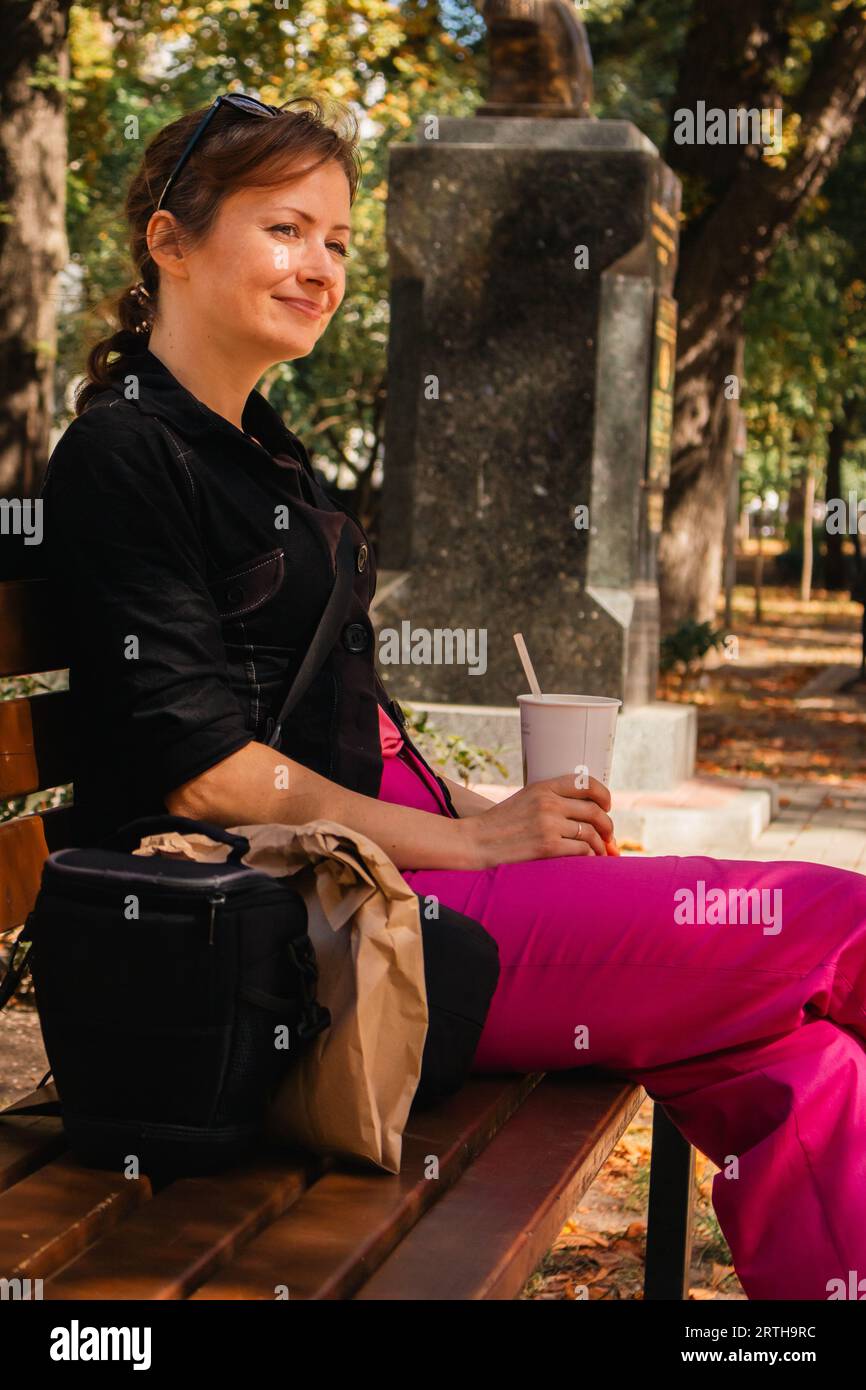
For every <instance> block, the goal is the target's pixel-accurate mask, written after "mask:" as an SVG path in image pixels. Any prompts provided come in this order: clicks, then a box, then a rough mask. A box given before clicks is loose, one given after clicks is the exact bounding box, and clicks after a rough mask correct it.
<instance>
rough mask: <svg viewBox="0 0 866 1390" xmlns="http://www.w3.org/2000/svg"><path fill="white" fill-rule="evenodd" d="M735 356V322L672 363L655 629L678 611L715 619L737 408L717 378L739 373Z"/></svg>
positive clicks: (671, 621) (738, 341) (738, 335)
mask: <svg viewBox="0 0 866 1390" xmlns="http://www.w3.org/2000/svg"><path fill="white" fill-rule="evenodd" d="M742 363H743V335H742V331H741V329H740V326H739V324H738V323H737V324H731V325H729V326H727V328H726V329H725V330H724V331H723V332H721V333H720V334H719V336H718V339H717V341H716V343H715V344H714V350H713V351H711V352H708V353H707V354H706V355H705V356H703V355H702V356H701V357H696V358H694V359H693V361H692V362H691V363H687V364H686V365H684V366H682V367H681V368H680V369H679V375H678V379H677V413H676V417H675V421H674V435H673V451H674V457H675V458H677V460H678V464H679V466H678V468H677V470H676V472H673V471H672V472H671V481H670V487H669V488H668V491H667V494H666V497H665V512H664V530H663V532H662V535H661V537H660V538H659V567H660V575H659V588H660V594H661V605H662V632H669V631H671V630H672V629H673V628H675V627H677V626H678V625H679V623H681V622H683V621H684V620H685V619H686V618H695V619H696V620H697V621H698V622H712V621H714V619H715V615H716V603H717V601H718V597H719V587H720V583H721V577H722V560H723V554H724V538H725V515H726V512H727V504H728V497H729V495H730V489H731V477H732V474H733V469H734V443H735V438H736V427H737V419H738V415H739V408H740V403H739V401H738V400H737V399H728V397H727V396H726V394H725V383H726V380H728V379H729V378H736V380H737V381H738V382H739V381H741V380H742V372H743V365H742Z"/></svg>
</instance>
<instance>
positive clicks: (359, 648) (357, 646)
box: [343, 623, 370, 652]
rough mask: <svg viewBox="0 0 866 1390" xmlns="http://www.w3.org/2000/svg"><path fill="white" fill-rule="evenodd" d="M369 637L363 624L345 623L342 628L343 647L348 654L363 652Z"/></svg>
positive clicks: (367, 644)
mask: <svg viewBox="0 0 866 1390" xmlns="http://www.w3.org/2000/svg"><path fill="white" fill-rule="evenodd" d="M369 640H370V639H369V636H368V633H367V629H366V628H365V626H364V624H363V623H347V624H346V626H345V627H344V628H343V646H344V647H345V648H346V651H348V652H363V651H366V650H367V647H368V646H369Z"/></svg>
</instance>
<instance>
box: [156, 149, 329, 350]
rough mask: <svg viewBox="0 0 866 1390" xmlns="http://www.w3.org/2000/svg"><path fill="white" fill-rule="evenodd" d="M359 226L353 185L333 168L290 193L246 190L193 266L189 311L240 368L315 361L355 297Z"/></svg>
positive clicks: (229, 205)
mask: <svg viewBox="0 0 866 1390" xmlns="http://www.w3.org/2000/svg"><path fill="white" fill-rule="evenodd" d="M349 221H350V204H349V184H348V180H347V178H346V175H345V173H344V172H343V170H342V168H341V166H340V165H339V164H338V163H336V162H335V161H333V160H331V161H329V162H328V163H327V164H322V165H320V166H319V167H318V168H317V169H313V170H312V171H311V172H310V173H308V174H304V175H303V176H302V177H300V178H296V179H293V180H292V181H291V182H289V183H286V184H283V185H277V186H275V187H273V188H244V189H240V190H239V191H238V192H236V193H233V194H231V195H230V196H229V197H228V198H226V199H225V200H224V201H223V203H222V204H221V206H220V211H219V215H218V217H217V220H216V223H215V225H214V227H213V228H212V230H211V232H210V234H209V236H208V237H207V238H206V240H205V241H204V242H203V243H202V245H201V246H200V247H198V248H196V249H194V250H193V251H191V252H190V253H188V254H187V255H186V256H185V257H184V264H185V265H186V271H187V274H186V277H185V279H186V283H185V285H184V294H183V298H184V300H185V301H186V304H185V308H186V311H187V312H188V313H190V314H193V315H194V316H195V321H196V322H197V323H199V324H200V325H201V326H202V331H203V332H204V334H205V335H206V338H207V339H209V340H211V341H212V342H214V343H219V344H222V346H223V347H224V348H226V349H229V350H231V351H232V352H234V353H236V354H237V358H238V361H242V360H244V359H251V360H255V361H256V362H265V363H267V364H270V363H273V362H283V361H289V360H291V359H293V358H296V357H305V356H306V354H307V353H308V352H311V351H312V349H313V347H314V346H315V344H316V342H317V341H318V339H319V338H320V337H321V335H322V334H323V333H324V331H325V329H326V328H327V326H328V324H329V323H330V321H331V318H332V317H333V315H334V313H335V312H336V310H337V307H338V306H339V304H340V302H341V300H342V298H343V295H344V293H345V289H346V253H347V251H348V248H349ZM175 266H176V267H177V263H175Z"/></svg>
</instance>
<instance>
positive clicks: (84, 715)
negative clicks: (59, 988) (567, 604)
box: [41, 351, 456, 844]
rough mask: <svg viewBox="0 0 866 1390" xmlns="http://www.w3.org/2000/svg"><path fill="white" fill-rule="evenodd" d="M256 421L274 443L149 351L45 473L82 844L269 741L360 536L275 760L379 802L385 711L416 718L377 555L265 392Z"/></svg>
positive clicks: (247, 412)
mask: <svg viewBox="0 0 866 1390" xmlns="http://www.w3.org/2000/svg"><path fill="white" fill-rule="evenodd" d="M155 417H156V418H155ZM164 426H167V427H168V429H169V430H170V431H171V432H173V434H174V436H175V439H176V440H177V441H178V442H179V444H180V451H181V458H180V459H178V458H177V457H176V453H175V450H174V448H173V447H172V442H171V440H170V439H169V437H168V436H167V433H166V430H165V428H164ZM243 426H244V431H247V432H248V433H249V435H254V436H255V438H256V439H258V440H260V441H261V444H256V443H255V442H254V441H253V439H251V438H249V437H248V434H247V433H244V432H242V431H241V430H238V429H236V428H235V426H234V425H232V424H231V423H230V422H229V421H228V420H226V419H224V418H223V417H222V416H221V415H218V414H216V413H215V412H214V411H212V410H210V409H209V408H208V407H207V406H206V405H204V404H203V403H202V402H201V401H199V400H197V399H196V397H195V396H193V395H192V394H191V393H190V392H189V391H187V390H186V389H185V388H184V387H183V386H181V384H180V382H178V381H177V379H176V378H175V377H174V376H173V375H172V374H171V372H169V370H168V368H167V367H165V366H164V364H163V363H162V362H161V361H160V360H159V358H157V357H156V356H155V355H154V354H153V353H151V352H149V351H145V352H144V353H143V354H142V355H141V356H140V357H137V358H135V359H134V368H131V369H130V371H129V372H128V374H127V375H126V376H125V377H124V378H123V379H122V380H121V381H120V382H119V383H118V384H117V385H116V386H115V387H113V388H112V389H109V390H106V391H105V392H102V393H101V394H100V395H99V396H97V397H96V398H94V400H93V401H92V402H91V404H90V406H89V407H88V409H87V410H86V411H85V412H84V413H83V414H82V415H81V416H79V417H78V418H77V419H75V420H74V421H73V422H72V423H71V424H70V426H69V427H68V429H67V430H66V431H65V433H64V434H63V436H62V437H61V438H60V440H59V441H58V443H57V445H56V447H55V449H54V451H53V453H52V455H51V458H50V460H49V464H48V468H47V471H46V474H45V478H44V480H43V484H42V492H41V496H42V498H43V527H44V540H45V548H46V562H47V567H48V572H49V574H50V575H51V576H52V577H53V578H54V579H55V581H56V582H57V584H58V591H59V594H60V596H61V600H62V603H63V606H64V619H65V621H66V623H67V624H68V632H69V637H70V643H71V652H72V654H71V657H70V677H69V680H70V692H71V696H72V704H73V711H74V720H75V726H76V745H77V746H76V752H75V757H74V766H73V773H74V798H75V808H76V812H75V814H76V827H75V838H76V842H77V843H79V844H90V843H95V842H96V841H97V840H98V839H100V838H102V836H103V835H105V834H106V833H108V831H110V830H111V829H113V828H114V827H115V826H117V825H120V824H122V823H124V822H125V821H127V820H132V819H134V818H135V817H137V816H143V815H150V814H159V813H160V812H164V811H165V802H164V798H165V796H166V795H167V794H168V792H170V791H171V790H172V789H174V788H175V787H178V786H180V785H181V784H182V783H184V782H187V781H189V780H190V779H191V778H193V777H196V776H197V775H198V774H199V773H201V772H204V771H205V770H206V769H207V768H209V767H211V766H213V764H215V763H217V762H220V761H221V760H222V759H223V758H226V757H228V756H229V754H231V753H233V752H236V751H237V750H238V749H240V748H242V747H244V746H245V744H247V743H250V742H251V741H253V740H254V739H258V740H259V741H261V742H266V740H267V739H268V738H269V736H270V734H271V733H272V731H273V728H274V719H275V715H276V714H277V712H278V711H279V708H280V705H281V703H282V700H283V699H284V697H285V695H286V693H287V691H288V689H289V686H290V684H291V681H292V678H293V677H294V675H295V673H296V671H297V669H298V667H299V665H300V663H301V661H302V659H303V655H304V652H305V651H306V648H307V646H308V644H309V642H310V640H311V638H312V636H313V633H314V632H315V630H316V627H317V624H318V620H319V618H320V616H321V613H322V610H323V609H324V606H325V603H326V602H327V598H328V595H329V593H330V591H331V588H332V585H333V582H334V574H335V568H334V558H335V553H336V547H337V542H338V540H339V537H340V533H341V530H342V528H343V526H344V525H347V526H349V527H350V532H351V536H352V540H353V545H354V552H355V575H354V592H353V595H352V600H351V606H350V609H349V612H348V614H347V621H346V622H345V623H344V625H343V629H342V634H341V638H340V640H339V641H338V642H337V643H336V645H335V646H334V648H333V649H332V651H331V653H330V656H329V657H328V659H327V661H326V662H325V665H324V666H323V667H322V669H321V670H320V672H319V673H318V675H317V677H316V678H315V680H314V681H313V683H312V685H311V686H310V688H309V690H308V691H307V693H306V695H305V696H304V697H303V698H302V699H301V701H300V702H299V703H298V705H297V706H296V708H295V710H294V711H293V713H292V714H291V716H290V717H289V718H288V720H287V721H286V722H285V724H284V726H283V729H282V734H281V739H280V745H279V746H280V750H281V751H282V752H284V753H285V754H286V755H287V756H288V757H290V758H293V759H295V760H297V761H298V762H301V763H303V764H304V765H305V766H307V767H310V768H312V769H313V770H314V771H316V772H318V773H320V774H321V775H322V776H324V777H329V778H331V779H332V780H334V781H337V782H339V783H341V784H342V785H343V786H345V787H349V788H351V789H352V790H354V791H358V792H362V793H364V794H366V795H367V796H376V795H377V793H378V791H379V786H380V782H381V776H382V756H381V750H380V742H379V717H378V709H377V705H378V704H379V703H381V704H382V705H384V707H385V708H386V709H387V710H388V712H389V713H390V714H391V716H392V718H394V719H395V720H396V721H397V722H398V723H400V724H401V725H402V724H403V722H404V720H403V716H402V711H401V710H400V708H399V706H398V705H397V704H396V702H394V701H392V700H389V698H388V696H387V694H386V692H385V690H384V687H383V686H382V684H381V681H380V680H379V678H378V675H377V674H376V669H375V634H374V630H373V626H372V623H371V622H370V618H369V615H368V609H369V605H370V601H371V599H372V597H373V594H374V593H375V588H376V561H375V556H374V553H373V549H372V546H370V544H369V542H368V540H367V538H366V535H365V533H364V531H363V528H362V527H361V525H360V523H359V522H358V520H357V518H355V517H354V516H352V515H351V514H349V513H348V512H347V511H346V509H345V508H341V507H339V506H338V505H337V503H336V502H335V501H334V500H333V499H332V498H331V497H330V496H329V494H328V493H327V491H326V490H325V487H324V486H323V485H322V484H321V483H320V482H319V480H318V479H317V477H316V475H315V473H314V472H313V469H312V467H311V464H310V461H309V457H308V455H307V452H306V450H305V448H304V446H303V444H302V443H301V441H300V440H299V439H298V438H297V437H296V436H295V435H294V434H292V432H291V431H290V430H288V429H287V428H286V426H285V425H284V424H283V421H282V420H281V418H280V416H279V415H278V414H277V413H276V411H275V410H274V409H273V407H272V406H270V405H269V404H268V402H267V400H266V399H265V398H264V397H263V396H262V395H261V394H260V392H258V391H252V392H251V393H250V395H249V397H248V399H247V402H246V405H245V407H244V413H243ZM403 733H404V737H406V733H405V729H403ZM407 741H408V740H407ZM410 746H412V747H413V749H414V745H411V743H410ZM414 751H415V752H417V749H414ZM437 780H439V781H440V785H442V784H441V779H437ZM443 791H444V793H445V795H446V798H447V800H448V805H449V808H450V809H451V812H452V814H454V815H456V811H454V809H453V805H452V803H451V801H450V797H448V794H447V788H445V787H443Z"/></svg>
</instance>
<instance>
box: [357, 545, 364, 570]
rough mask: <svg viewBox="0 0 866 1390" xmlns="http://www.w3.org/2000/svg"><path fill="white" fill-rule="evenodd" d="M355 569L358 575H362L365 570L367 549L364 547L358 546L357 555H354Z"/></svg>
mask: <svg viewBox="0 0 866 1390" xmlns="http://www.w3.org/2000/svg"><path fill="white" fill-rule="evenodd" d="M355 568H356V570H357V571H358V573H359V574H363V573H364V570H365V569H366V568H367V547H366V545H359V546H358V553H357V555H356V557H355Z"/></svg>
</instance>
